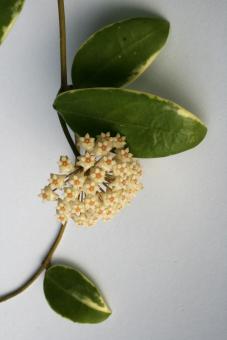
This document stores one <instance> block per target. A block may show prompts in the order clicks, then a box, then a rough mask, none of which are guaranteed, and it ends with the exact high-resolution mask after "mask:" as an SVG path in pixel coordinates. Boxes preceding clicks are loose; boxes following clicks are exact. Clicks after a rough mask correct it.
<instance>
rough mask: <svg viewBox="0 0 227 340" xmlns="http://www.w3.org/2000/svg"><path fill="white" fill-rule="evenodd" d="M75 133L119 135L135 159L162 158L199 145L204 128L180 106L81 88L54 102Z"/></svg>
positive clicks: (115, 91)
mask: <svg viewBox="0 0 227 340" xmlns="http://www.w3.org/2000/svg"><path fill="white" fill-rule="evenodd" d="M54 107H55V109H56V110H57V111H59V112H60V113H61V115H62V117H63V118H64V120H65V121H66V122H67V123H68V125H69V126H70V127H71V128H72V130H73V131H74V132H76V133H78V134H81V135H84V134H85V133H86V132H89V133H90V134H91V135H96V134H99V133H100V132H106V131H111V132H112V133H116V132H119V133H121V134H122V135H125V136H126V137H127V141H128V145H129V147H130V150H131V152H132V153H133V154H134V155H135V156H136V157H163V156H168V155H172V154H176V153H179V152H182V151H185V150H188V149H190V148H193V147H195V146H196V145H197V144H199V143H200V142H201V141H202V140H203V138H204V137H205V135H206V132H207V129H206V127H205V125H204V124H203V123H202V121H201V120H200V119H199V118H197V117H196V116H195V115H193V114H192V113H190V112H189V111H187V110H185V109H184V108H182V107H181V106H179V105H177V104H175V103H173V102H171V101H168V100H165V99H163V98H160V97H157V96H154V95H151V94H148V93H143V92H137V91H132V90H125V89H112V88H111V89H107V88H106V89H100V88H99V89H81V90H72V91H68V92H65V93H63V94H60V95H59V96H58V97H57V98H56V100H55V103H54Z"/></svg>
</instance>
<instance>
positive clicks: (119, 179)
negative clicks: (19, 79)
mask: <svg viewBox="0 0 227 340" xmlns="http://www.w3.org/2000/svg"><path fill="white" fill-rule="evenodd" d="M57 3H58V12H59V28H60V60H61V63H60V65H61V84H60V90H59V91H58V93H57V95H56V99H55V101H54V103H53V107H54V109H55V110H56V116H57V117H58V118H59V121H60V124H61V126H62V129H63V132H64V134H65V136H66V138H67V140H68V142H69V146H70V147H71V150H72V152H73V154H74V159H70V157H68V156H67V155H62V156H61V157H60V159H59V162H58V164H59V169H58V171H57V172H54V173H51V174H50V177H49V182H48V183H47V184H46V185H45V186H44V187H43V188H42V189H41V193H40V195H39V196H40V197H41V199H42V200H44V201H55V202H56V219H57V221H58V222H59V223H60V228H59V233H58V235H57V238H56V240H55V241H54V243H53V245H52V246H51V248H50V250H49V252H48V254H47V255H46V256H45V258H44V260H43V262H42V264H41V265H40V267H39V268H38V269H37V270H36V271H35V273H34V274H33V275H32V277H30V278H29V279H28V280H27V281H26V282H25V283H24V284H22V285H21V286H20V287H19V288H17V289H16V290H14V291H12V292H10V293H7V294H5V295H2V296H0V302H3V301H6V300H8V299H10V298H12V297H14V296H16V295H18V294H20V293H21V292H23V291H24V290H25V289H26V288H27V287H29V286H30V285H31V284H32V283H33V282H34V280H35V279H36V278H37V277H38V276H39V275H40V274H41V273H42V272H43V271H45V277H44V285H43V288H44V294H45V297H46V299H47V301H48V303H49V305H50V307H51V308H52V309H53V310H55V311H56V312H57V313H58V314H60V315H62V316H64V317H66V318H68V319H70V320H72V321H74V322H80V323H98V322H102V321H104V320H105V319H107V318H108V317H109V316H110V315H111V310H110V308H109V306H108V305H107V303H106V302H105V301H104V299H103V297H102V295H101V293H100V292H99V290H98V288H97V287H96V286H95V284H94V283H93V282H92V280H91V279H90V278H88V277H87V276H86V275H85V274H84V273H82V272H81V271H79V270H77V269H75V268H72V267H69V266H67V265H62V264H61V265H60V264H59V265H58V264H57V265H56V264H55V265H52V261H51V260H52V257H53V254H54V251H55V249H56V247H57V245H58V244H59V242H60V240H61V238H62V235H63V233H64V231H65V229H66V226H67V223H68V221H71V222H72V223H74V224H75V225H76V226H78V227H80V228H87V227H91V226H95V225H96V224H97V223H98V222H99V221H100V220H101V221H108V220H109V219H111V218H113V217H114V216H115V215H116V214H118V213H121V211H122V209H124V208H125V206H127V205H128V204H129V203H130V202H131V201H132V200H133V199H134V197H135V196H136V194H137V193H138V192H139V191H140V190H141V189H142V187H143V186H142V182H141V176H142V168H141V165H140V163H139V159H140V158H154V157H166V156H169V155H174V154H177V153H180V152H183V151H186V150H188V149H191V148H194V147H195V146H197V145H198V144H199V143H200V142H201V141H202V140H203V139H204V137H205V135H206V133H207V128H206V126H205V125H204V123H203V122H202V121H201V120H200V119H199V118H198V117H197V116H196V115H194V114H193V113H191V112H189V111H188V110H187V109H185V108H183V107H181V106H180V105H178V104H176V103H174V102H172V101H169V100H167V99H164V98H161V97H158V96H156V95H154V94H152V93H145V92H141V91H139V90H137V91H135V90H130V89H127V88H126V87H125V86H126V85H127V84H128V83H130V82H133V81H134V80H135V79H136V78H138V77H139V76H140V75H141V74H142V73H143V72H144V71H145V70H146V69H147V68H148V67H149V66H150V65H151V64H152V62H153V61H154V60H155V58H156V57H157V56H158V55H159V53H160V52H161V50H162V48H163V46H164V45H165V42H166V40H167V38H168V34H169V26H170V25H169V22H168V21H166V20H165V19H162V18H157V17H136V18H128V19H125V20H121V21H118V22H115V23H111V24H110V25H108V26H105V27H103V28H101V29H100V30H98V31H97V32H95V33H94V34H92V35H91V36H90V37H89V38H88V39H87V40H86V41H85V42H84V43H83V44H82V46H81V47H80V48H79V49H78V51H77V52H76V54H75V58H74V61H73V64H72V68H71V76H72V82H71V83H68V80H67V60H66V59H67V58H66V34H65V13H64V0H58V2H57ZM23 4H24V1H23V0H7V1H6V0H0V42H3V40H4V39H5V37H6V35H7V33H8V32H9V30H10V28H11V27H12V26H13V24H14V22H15V19H16V18H17V16H18V14H19V12H20V11H21V9H22V7H23ZM8 48H10V46H8ZM137 199H138V200H139V197H138V198H137ZM128 212H129V210H128Z"/></svg>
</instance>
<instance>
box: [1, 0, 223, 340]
mask: <svg viewBox="0 0 227 340" xmlns="http://www.w3.org/2000/svg"><path fill="white" fill-rule="evenodd" d="M56 3H57V1H55V0H49V1H45V0H39V1H35V0H33V1H32V0H27V2H26V5H25V7H24V11H23V13H22V15H21V16H20V18H19V20H18V22H17V23H16V26H15V28H14V30H13V31H12V32H11V33H10V35H9V37H8V39H7V40H6V41H5V43H4V44H3V45H2V46H1V49H0V84H1V90H0V103H1V104H0V106H1V108H0V111H1V115H0V143H1V148H0V150H1V161H0V179H1V203H0V207H1V212H0V258H1V266H0V291H1V292H2V293H4V292H7V291H8V290H10V289H12V288H15V287H16V286H17V285H18V284H20V283H21V282H22V281H23V280H24V279H25V278H26V277H27V276H28V275H30V274H31V273H32V271H33V269H35V268H36V267H37V266H38V265H39V263H40V261H41V260H42V257H43V256H44V254H45V252H46V251H47V249H48V247H49V245H50V243H51V241H52V240H53V239H54V237H55V235H56V232H57V223H56V221H55V216H54V215H55V211H54V206H53V205H52V204H51V203H50V204H48V203H46V204H43V203H42V202H40V200H39V198H38V197H37V194H38V193H39V191H40V188H41V187H43V186H44V185H45V183H46V181H47V178H48V176H49V173H50V172H53V171H56V170H57V164H56V162H57V160H58V158H59V155H60V154H65V153H68V154H70V149H69V147H68V145H67V142H66V140H65V138H64V136H63V134H62V131H61V129H60V126H59V122H58V119H57V116H56V113H55V111H54V110H53V109H52V103H53V100H54V98H55V94H56V92H57V91H58V89H59V83H60V78H59V53H58V52H59V51H58V17H57V6H56ZM66 14H67V31H68V52H69V53H68V63H69V68H70V65H71V63H72V60H73V56H74V53H75V50H76V49H77V48H78V46H79V44H80V43H81V42H82V41H83V40H84V39H85V38H86V37H87V36H88V35H89V34H91V33H92V32H93V31H95V30H96V29H98V28H99V27H101V26H102V25H104V24H107V23H110V22H112V21H115V20H118V19H123V18H127V17H129V16H140V15H150V14H158V15H161V16H163V17H164V18H166V19H168V20H169V21H170V23H171V32H170V36H169V39H168V42H167V44H166V47H165V48H164V49H163V51H162V52H161V54H160V56H159V58H158V59H157V60H156V61H155V62H154V64H153V65H152V67H151V68H150V69H149V71H147V72H146V73H145V74H144V75H143V76H142V77H141V78H140V79H139V80H138V81H136V82H135V84H133V87H134V88H138V89H141V90H147V91H150V92H152V93H155V94H158V95H160V96H163V97H166V98H169V99H171V100H174V101H176V102H177V103H179V104H181V105H183V106H185V107H186V108H187V109H189V110H191V111H192V112H194V113H196V114H197V115H198V116H199V117H200V118H201V119H203V120H204V121H205V123H206V124H207V126H208V134H207V137H206V139H205V140H204V141H203V142H202V143H201V144H200V145H199V146H198V147H197V148H195V149H193V150H191V151H188V152H185V153H182V154H179V155H176V156H172V157H168V158H163V159H150V160H143V161H142V163H143V168H144V178H143V182H144V187H145V188H144V190H143V192H142V193H140V194H139V195H138V196H137V198H136V199H135V201H134V202H133V203H132V205H131V206H130V207H128V208H127V209H125V211H124V212H123V213H121V214H120V215H119V216H118V217H117V218H115V219H114V220H113V221H112V222H110V223H107V224H101V223H100V224H99V225H98V226H97V227H95V228H93V229H79V228H76V227H75V226H74V225H73V224H70V225H69V226H68V230H67V231H66V234H65V236H64V239H63V241H62V243H61V245H60V246H59V248H58V250H57V252H56V254H55V256H54V262H59V261H61V262H65V261H66V262H67V263H70V264H73V265H76V266H79V268H82V269H83V270H84V271H85V272H86V273H88V274H89V275H90V276H91V277H92V278H93V280H94V281H95V282H96V283H97V284H98V286H99V287H100V289H101V290H102V291H103V293H104V296H105V297H106V299H107V301H108V303H109V305H110V306H111V308H112V311H113V314H112V316H111V317H110V318H109V319H108V320H107V321H106V322H104V323H102V324H98V325H93V326H92V325H79V324H74V323H72V322H70V321H67V320H66V319H63V318H61V317H60V316H58V315H57V314H55V313H54V312H53V311H52V310H51V309H50V308H49V306H48V305H47V303H46V301H45V299H44V296H43V291H42V279H43V277H42V276H41V277H40V278H39V279H38V280H37V281H36V283H35V284H34V285H33V286H32V287H30V289H28V290H27V291H26V292H25V293H24V294H22V295H20V296H18V297H17V298H15V299H13V300H10V301H8V302H6V303H3V304H1V305H0V338H1V339H2V340H30V339H33V340H36V339H37V340H52V339H55V340H62V339H68V340H71V339H73V340H74V339H77V340H90V339H99V340H104V339H105V340H115V339H118V340H128V339H132V340H138V339H140V340H150V339H152V340H214V339H215V340H225V339H226V338H227V322H226V321H227V290H226V286H227V265H226V258H227V232H226V230H227V223H226V222H227V208H226V206H227V194H226V190H227V156H226V146H227V110H226V107H227V99H226V90H227V77H226V76H227V66H226V52H227V48H226V31H227V2H226V1H224V0H219V1H217V0H204V1H201V0H192V1H188V0H153V1H151V0H140V1H136V0H115V1H107V0H81V1H73V0H66ZM100 53H101V51H100Z"/></svg>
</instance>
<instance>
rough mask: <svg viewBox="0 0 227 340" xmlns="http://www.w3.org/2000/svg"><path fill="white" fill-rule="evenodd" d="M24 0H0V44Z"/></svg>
mask: <svg viewBox="0 0 227 340" xmlns="http://www.w3.org/2000/svg"><path fill="white" fill-rule="evenodd" d="M23 4H24V0H0V44H1V43H2V42H3V40H4V39H5V38H6V36H7V34H8V32H9V31H10V30H11V28H12V27H13V25H14V23H15V21H16V19H17V16H18V15H19V13H20V11H21V9H22V7H23Z"/></svg>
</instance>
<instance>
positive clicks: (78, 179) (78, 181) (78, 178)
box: [69, 172, 86, 191]
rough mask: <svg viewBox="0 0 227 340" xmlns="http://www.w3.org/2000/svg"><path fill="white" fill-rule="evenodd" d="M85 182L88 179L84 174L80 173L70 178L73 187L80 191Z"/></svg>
mask: <svg viewBox="0 0 227 340" xmlns="http://www.w3.org/2000/svg"><path fill="white" fill-rule="evenodd" d="M85 180H86V177H85V176H84V172H80V173H78V174H75V175H72V176H71V177H70V178H69V183H70V184H71V185H72V187H74V188H75V189H77V190H78V191H79V190H80V189H82V188H83V185H84V182H85Z"/></svg>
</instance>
